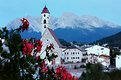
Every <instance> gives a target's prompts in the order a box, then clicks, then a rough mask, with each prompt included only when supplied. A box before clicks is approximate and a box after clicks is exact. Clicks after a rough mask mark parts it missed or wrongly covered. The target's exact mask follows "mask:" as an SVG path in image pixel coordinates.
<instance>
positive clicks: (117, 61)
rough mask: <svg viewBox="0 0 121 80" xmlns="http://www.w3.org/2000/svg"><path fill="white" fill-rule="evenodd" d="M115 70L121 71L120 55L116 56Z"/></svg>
mask: <svg viewBox="0 0 121 80" xmlns="http://www.w3.org/2000/svg"><path fill="white" fill-rule="evenodd" d="M116 68H118V69H121V55H118V56H116Z"/></svg>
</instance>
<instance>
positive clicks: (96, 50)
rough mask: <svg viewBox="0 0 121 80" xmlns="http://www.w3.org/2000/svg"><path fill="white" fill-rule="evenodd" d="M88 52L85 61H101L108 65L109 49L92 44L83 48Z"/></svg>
mask: <svg viewBox="0 0 121 80" xmlns="http://www.w3.org/2000/svg"><path fill="white" fill-rule="evenodd" d="M85 50H86V51H87V54H88V60H87V62H90V63H98V62H99V63H101V64H103V65H104V66H107V67H108V66H109V65H110V49H108V48H106V47H102V46H99V45H94V46H91V47H89V48H86V49H85Z"/></svg>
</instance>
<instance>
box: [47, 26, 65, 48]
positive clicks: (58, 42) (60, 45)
mask: <svg viewBox="0 0 121 80" xmlns="http://www.w3.org/2000/svg"><path fill="white" fill-rule="evenodd" d="M48 30H49V31H50V33H51V34H52V36H53V37H54V39H55V41H56V42H57V44H58V45H59V47H60V48H63V47H64V46H63V45H62V44H61V43H60V41H59V40H58V38H57V37H56V35H55V33H54V32H53V30H52V29H50V28H48Z"/></svg>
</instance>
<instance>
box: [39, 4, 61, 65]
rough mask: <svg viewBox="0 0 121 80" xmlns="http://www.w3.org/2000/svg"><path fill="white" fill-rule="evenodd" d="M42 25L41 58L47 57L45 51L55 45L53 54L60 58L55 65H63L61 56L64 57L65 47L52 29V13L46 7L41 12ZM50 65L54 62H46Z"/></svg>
mask: <svg viewBox="0 0 121 80" xmlns="http://www.w3.org/2000/svg"><path fill="white" fill-rule="evenodd" d="M41 25H42V37H41V41H42V43H43V46H42V50H41V53H39V54H38V55H41V58H43V59H44V58H45V57H46V53H45V49H46V47H47V46H49V45H50V44H53V45H54V49H53V53H54V54H57V55H58V57H57V58H56V59H55V61H54V63H55V64H61V56H62V48H63V46H62V45H61V43H60V42H59V40H58V38H57V37H56V35H55V33H54V31H53V30H52V29H51V28H50V12H49V10H48V8H47V7H46V6H45V7H44V8H43V10H42V12H41ZM46 62H47V63H48V64H51V63H52V62H49V61H46Z"/></svg>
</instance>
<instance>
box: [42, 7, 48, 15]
mask: <svg viewBox="0 0 121 80" xmlns="http://www.w3.org/2000/svg"><path fill="white" fill-rule="evenodd" d="M41 13H49V14H50V12H49V10H48V8H47V7H46V6H45V7H44V8H43V10H42V12H41Z"/></svg>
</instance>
